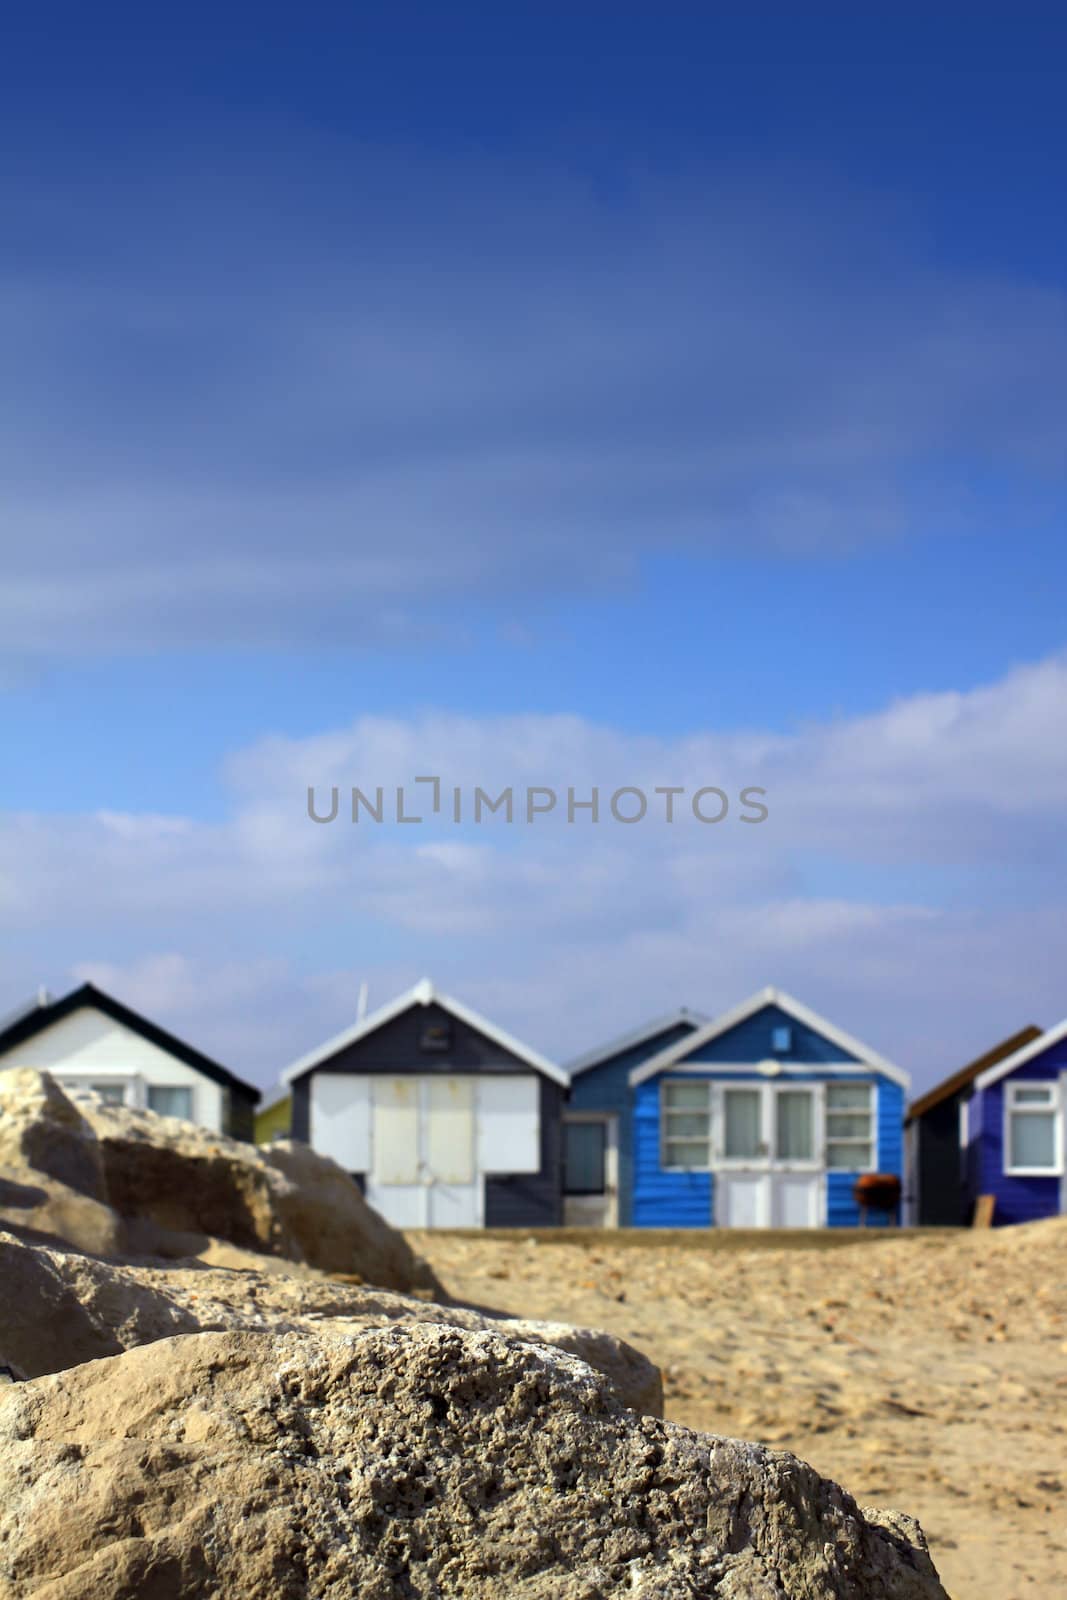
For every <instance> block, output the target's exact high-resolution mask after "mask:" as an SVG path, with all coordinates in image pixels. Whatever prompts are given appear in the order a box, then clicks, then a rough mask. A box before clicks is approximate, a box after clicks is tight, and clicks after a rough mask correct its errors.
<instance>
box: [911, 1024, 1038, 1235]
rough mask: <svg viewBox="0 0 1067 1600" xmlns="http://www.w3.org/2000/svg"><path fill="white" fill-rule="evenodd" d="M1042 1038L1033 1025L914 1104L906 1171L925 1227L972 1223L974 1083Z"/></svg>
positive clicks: (914, 1209)
mask: <svg viewBox="0 0 1067 1600" xmlns="http://www.w3.org/2000/svg"><path fill="white" fill-rule="evenodd" d="M1040 1037H1041V1029H1040V1028H1037V1027H1034V1026H1033V1025H1032V1024H1031V1025H1030V1026H1029V1027H1026V1028H1020V1030H1019V1032H1018V1033H1013V1034H1012V1035H1011V1036H1010V1038H1007V1039H1002V1040H1001V1042H1000V1043H999V1044H998V1045H994V1047H993V1049H992V1050H987V1051H986V1052H985V1054H984V1055H980V1056H978V1057H977V1059H976V1060H974V1061H969V1062H968V1063H967V1065H966V1066H965V1067H960V1068H959V1069H958V1070H957V1071H956V1072H953V1073H952V1074H950V1076H949V1077H947V1078H945V1079H944V1080H943V1081H942V1082H941V1083H939V1084H936V1085H935V1086H934V1088H932V1089H928V1090H927V1092H926V1094H924V1095H921V1096H920V1097H919V1099H918V1100H916V1101H915V1102H914V1103H913V1104H912V1105H911V1106H910V1107H909V1108H908V1115H907V1118H906V1119H905V1123H904V1152H905V1164H906V1170H907V1179H906V1183H905V1195H906V1198H905V1212H906V1218H907V1221H908V1222H909V1223H913V1224H918V1225H920V1226H921V1227H932V1228H946V1227H947V1228H951V1227H960V1226H962V1225H964V1224H966V1223H969V1222H970V1221H971V1217H972V1214H973V1209H974V1196H973V1194H972V1183H971V1176H970V1124H971V1102H972V1100H973V1099H974V1094H975V1082H976V1080H977V1079H978V1078H979V1077H981V1075H982V1074H983V1073H984V1072H987V1071H988V1070H989V1069H990V1068H991V1067H995V1066H999V1065H1000V1063H1001V1062H1002V1061H1006V1060H1007V1058H1008V1057H1009V1056H1011V1055H1014V1054H1015V1052H1016V1051H1017V1050H1021V1049H1022V1048H1023V1046H1024V1045H1028V1044H1032V1043H1033V1041H1034V1040H1035V1039H1039V1038H1040Z"/></svg>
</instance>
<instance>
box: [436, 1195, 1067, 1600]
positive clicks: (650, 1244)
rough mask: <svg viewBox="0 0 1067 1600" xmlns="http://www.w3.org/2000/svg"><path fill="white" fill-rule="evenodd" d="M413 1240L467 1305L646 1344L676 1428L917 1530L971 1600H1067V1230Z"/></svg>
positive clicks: (945, 1574) (1065, 1224) (1051, 1225)
mask: <svg viewBox="0 0 1067 1600" xmlns="http://www.w3.org/2000/svg"><path fill="white" fill-rule="evenodd" d="M408 1237H409V1238H410V1239H411V1242H412V1244H413V1245H414V1246H415V1248H416V1249H417V1250H418V1251H419V1252H420V1253H421V1254H422V1255H424V1256H425V1257H426V1258H427V1259H428V1260H429V1261H430V1263H431V1265H432V1266H433V1267H434V1268H435V1269H436V1270H437V1272H438V1274H439V1275H440V1277H441V1278H442V1280H443V1281H444V1282H445V1284H446V1285H447V1287H448V1289H449V1291H450V1292H451V1293H452V1294H453V1295H454V1296H456V1297H458V1298H462V1299H465V1300H469V1301H472V1302H475V1303H478V1304H482V1305H486V1306H493V1307H496V1308H499V1309H500V1310H504V1311H507V1312H509V1313H511V1314H512V1315H515V1316H526V1317H540V1318H548V1319H558V1320H560V1321H567V1322H578V1323H584V1324H589V1325H592V1326H595V1327H602V1328H606V1329H608V1330H609V1331H610V1332H612V1333H616V1334H618V1335H620V1336H621V1337H622V1338H624V1339H627V1340H629V1341H630V1342H631V1343H633V1344H635V1345H637V1346H638V1347H639V1348H640V1349H642V1350H643V1351H644V1352H645V1353H646V1354H647V1355H650V1356H651V1357H652V1359H653V1360H654V1361H656V1362H658V1363H659V1364H660V1366H661V1367H662V1368H663V1372H664V1380H665V1390H666V1414H667V1416H668V1417H670V1418H673V1419H674V1420H676V1421H678V1422H682V1423H685V1424H686V1425H687V1426H689V1427H692V1428H697V1429H702V1430H709V1431H713V1432H716V1433H721V1434H727V1435H731V1436H735V1437H741V1438H747V1439H757V1440H760V1441H762V1442H764V1443H768V1444H772V1445H776V1446H779V1447H783V1448H786V1449H789V1450H792V1451H794V1452H795V1453H796V1454H797V1455H799V1456H801V1457H803V1458H804V1459H805V1460H807V1461H810V1462H811V1464H812V1465H813V1466H814V1467H816V1468H817V1470H818V1471H819V1472H821V1473H824V1474H826V1475H828V1476H830V1477H833V1478H835V1479H837V1480H838V1481H839V1482H840V1483H842V1484H843V1485H844V1486H845V1487H846V1488H847V1489H848V1490H849V1491H850V1492H851V1493H852V1494H853V1495H854V1496H855V1497H856V1498H857V1500H859V1502H860V1503H861V1504H864V1503H867V1504H871V1505H878V1506H894V1507H896V1508H898V1509H900V1510H904V1511H907V1512H909V1513H911V1514H912V1515H914V1516H917V1517H918V1518H919V1520H920V1522H921V1523H922V1525H923V1528H924V1530H925V1532H926V1535H927V1537H928V1539H929V1541H930V1548H931V1553H932V1555H933V1557H934V1560H935V1562H936V1563H937V1566H938V1570H939V1571H940V1573H941V1576H942V1579H943V1581H944V1583H945V1586H946V1588H947V1589H948V1591H949V1593H950V1595H951V1596H952V1597H953V1600H1021V1597H1024V1596H1025V1597H1038V1596H1039V1597H1041V1600H1059V1597H1061V1596H1067V1218H1063V1219H1057V1220H1055V1221H1052V1222H1047V1223H1038V1224H1035V1225H1032V1226H1030V1227H1027V1228H1016V1229H1004V1230H994V1231H993V1232H987V1233H965V1234H957V1233H944V1234H941V1233H938V1234H921V1235H908V1234H902V1235H900V1236H899V1237H897V1238H891V1239H890V1238H884V1237H883V1238H880V1239H877V1240H864V1241H861V1242H850V1243H848V1244H845V1245H840V1244H839V1243H838V1240H839V1239H840V1236H838V1237H837V1239H835V1240H834V1241H833V1243H834V1245H835V1247H834V1248H825V1247H823V1248H809V1247H801V1248H797V1247H796V1244H797V1241H790V1243H791V1245H792V1246H793V1247H791V1248H782V1247H781V1245H780V1243H779V1241H778V1240H776V1239H775V1238H774V1237H771V1238H769V1239H768V1240H767V1241H766V1243H765V1244H764V1243H761V1242H757V1243H753V1242H752V1239H751V1236H748V1237H747V1238H746V1239H743V1240H738V1239H736V1238H733V1239H731V1238H730V1237H729V1236H728V1235H723V1234H718V1235H716V1234H714V1233H708V1234H703V1233H700V1234H693V1233H686V1234H675V1235H668V1236H664V1235H661V1234H657V1235H654V1236H648V1235H642V1234H641V1233H640V1232H639V1231H636V1230H635V1231H632V1232H630V1231H628V1232H625V1233H619V1234H616V1235H612V1234H611V1233H603V1234H597V1235H589V1234H585V1235H569V1234H568V1233H567V1232H566V1231H562V1230H561V1231H560V1232H559V1233H557V1234H555V1235H550V1234H541V1235H540V1236H538V1237H536V1238H535V1237H534V1236H530V1235H521V1234H514V1235H510V1236H507V1235H505V1236H500V1235H492V1234H488V1235H486V1234H483V1235H473V1234H465V1235H455V1234H444V1233H431V1232H419V1233H411V1234H409V1236H408ZM823 1242H824V1245H825V1243H826V1242H829V1241H823Z"/></svg>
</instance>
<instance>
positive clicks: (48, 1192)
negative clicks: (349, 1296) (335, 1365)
mask: <svg viewBox="0 0 1067 1600" xmlns="http://www.w3.org/2000/svg"><path fill="white" fill-rule="evenodd" d="M0 1180H2V1182H0V1221H4V1222H6V1223H8V1224H10V1225H12V1226H14V1227H17V1228H19V1229H21V1230H29V1231H33V1232H37V1233H47V1234H53V1235H54V1236H55V1237H56V1238H58V1239H64V1240H66V1241H67V1242H68V1243H70V1244H74V1245H76V1246H78V1247H79V1248H80V1249H86V1250H91V1251H94V1252H97V1253H100V1254H114V1253H118V1252H120V1251H123V1250H126V1251H128V1250H129V1249H137V1250H147V1249H151V1250H153V1251H154V1252H156V1253H159V1254H170V1255H178V1254H188V1253H189V1250H190V1240H192V1239H200V1240H204V1239H205V1238H206V1237H211V1238H214V1239H220V1240H226V1241H228V1242H229V1243H232V1244H234V1245H236V1246H237V1247H239V1248H241V1249H245V1250H254V1251H259V1252H267V1253H271V1254H274V1255H277V1256H281V1257H286V1258H289V1259H292V1260H295V1261H300V1262H307V1263H308V1264H310V1265H312V1266H315V1267H320V1268H322V1269H323V1270H325V1271H340V1272H349V1273H358V1274H359V1276H361V1277H362V1278H364V1279H365V1280H366V1281H367V1282H371V1283H376V1284H380V1285H382V1286H383V1287H384V1288H389V1289H398V1290H406V1291H409V1292H410V1291H412V1290H417V1291H421V1292H426V1293H427V1294H429V1295H431V1296H433V1295H436V1294H439V1293H441V1292H442V1291H441V1288H440V1285H439V1283H438V1282H437V1279H436V1278H435V1276H434V1274H433V1273H432V1272H431V1271H430V1269H429V1267H428V1266H427V1265H426V1263H425V1262H423V1261H421V1260H420V1259H419V1258H418V1257H417V1256H416V1255H415V1253H414V1252H413V1250H412V1249H411V1246H410V1245H409V1244H408V1243H407V1241H406V1239H405V1238H404V1237H403V1235H402V1234H401V1233H399V1232H397V1230H396V1229H394V1228H391V1227H390V1226H389V1225H388V1224H387V1223H386V1222H384V1221H383V1219H382V1218H381V1217H379V1216H378V1214H377V1212H376V1211H373V1210H372V1209H371V1207H370V1206H368V1205H367V1203H366V1201H365V1200H364V1199H363V1196H362V1194H361V1193H360V1191H359V1188H358V1186H357V1185H356V1184H355V1183H354V1182H353V1181H352V1179H351V1178H350V1177H349V1176H348V1174H347V1173H345V1172H344V1171H342V1169H341V1168H340V1167H339V1166H337V1164H336V1163H335V1162H333V1161H330V1160H327V1159H326V1158H325V1157H323V1156H318V1155H316V1154H315V1153H314V1152H313V1151H312V1150H310V1149H308V1148H307V1147H306V1146H303V1145H299V1144H295V1143H290V1142H289V1141H285V1142H279V1143H277V1144H274V1145H272V1146H270V1147H268V1148H267V1149H264V1150H260V1149H258V1148H257V1147H256V1146H255V1145H251V1144H243V1143H241V1142H240V1141H239V1140H236V1139H229V1138H226V1137H225V1136H223V1135H221V1134H213V1133H211V1132H209V1131H208V1130H207V1129H204V1128H199V1127H196V1126H194V1125H193V1124H192V1123H189V1122H182V1121H180V1120H178V1119H177V1118H175V1117H160V1116H156V1115H155V1113H153V1112H151V1111H136V1110H133V1109H130V1108H128V1107H126V1106H108V1105H105V1104H103V1102H101V1101H100V1100H98V1099H96V1098H95V1097H91V1096H86V1098H85V1100H84V1102H83V1104H82V1108H81V1110H80V1111H79V1110H78V1109H77V1108H76V1107H75V1106H74V1105H73V1104H72V1102H71V1101H70V1100H69V1099H68V1098H67V1096H66V1095H65V1094H64V1093H63V1091H62V1090H61V1089H60V1088H59V1086H58V1085H57V1084H56V1083H55V1082H54V1080H53V1079H52V1078H51V1077H50V1076H49V1075H48V1074H47V1073H41V1072H37V1071H35V1070H34V1069H32V1068H14V1069H9V1070H8V1071H6V1072H0ZM46 1180H47V1181H46ZM4 1185H6V1190H5V1188H4ZM75 1197H80V1199H78V1200H76V1199H75Z"/></svg>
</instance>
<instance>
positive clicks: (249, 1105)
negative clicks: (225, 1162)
mask: <svg viewBox="0 0 1067 1600" xmlns="http://www.w3.org/2000/svg"><path fill="white" fill-rule="evenodd" d="M222 1126H223V1132H224V1133H228V1134H229V1136H230V1138H231V1139H243V1140H244V1141H245V1143H246V1144H252V1143H253V1142H254V1140H255V1137H256V1105H255V1101H254V1100H253V1099H252V1098H251V1097H250V1096H249V1095H247V1094H243V1093H242V1092H241V1090H240V1089H224V1090H223V1091H222Z"/></svg>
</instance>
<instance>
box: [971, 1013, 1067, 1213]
mask: <svg viewBox="0 0 1067 1600" xmlns="http://www.w3.org/2000/svg"><path fill="white" fill-rule="evenodd" d="M1064 1071H1067V1039H1061V1040H1060V1041H1059V1043H1058V1044H1054V1045H1051V1046H1050V1047H1049V1049H1047V1050H1044V1051H1042V1053H1041V1054H1040V1055H1037V1056H1033V1057H1032V1058H1031V1059H1030V1060H1029V1061H1026V1062H1024V1063H1023V1065H1022V1066H1021V1067H1018V1068H1017V1069H1016V1070H1015V1071H1014V1072H1011V1073H1009V1074H1008V1076H1007V1077H1006V1078H1001V1079H1000V1081H999V1083H994V1084H992V1085H991V1086H990V1087H989V1088H988V1089H981V1090H978V1091H977V1092H976V1093H975V1095H974V1098H973V1099H972V1101H971V1112H970V1115H971V1124H970V1133H971V1146H970V1151H969V1155H970V1159H969V1161H968V1172H969V1174H970V1177H971V1199H972V1200H974V1199H976V1198H977V1196H978V1195H980V1194H991V1195H993V1196H994V1197H995V1200H996V1204H995V1206H994V1207H993V1226H994V1227H1003V1226H1006V1225H1010V1224H1012V1223H1016V1222H1039V1221H1040V1220H1041V1218H1042V1217H1054V1216H1058V1215H1059V1212H1060V1183H1061V1180H1060V1178H1059V1177H1049V1178H1041V1177H1038V1178H1012V1177H1009V1176H1008V1175H1007V1173H1006V1172H1005V1171H1004V1160H1005V1154H1006V1152H1005V1149H1004V1091H1005V1088H1006V1087H1007V1085H1008V1084H1009V1083H1024V1082H1031V1083H1058V1082H1059V1078H1060V1074H1061V1072H1064Z"/></svg>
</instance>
